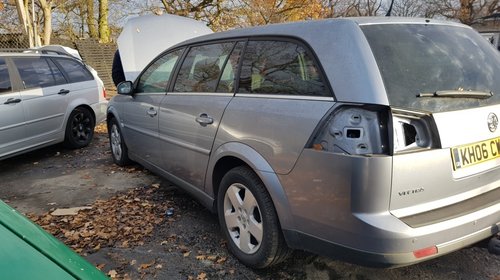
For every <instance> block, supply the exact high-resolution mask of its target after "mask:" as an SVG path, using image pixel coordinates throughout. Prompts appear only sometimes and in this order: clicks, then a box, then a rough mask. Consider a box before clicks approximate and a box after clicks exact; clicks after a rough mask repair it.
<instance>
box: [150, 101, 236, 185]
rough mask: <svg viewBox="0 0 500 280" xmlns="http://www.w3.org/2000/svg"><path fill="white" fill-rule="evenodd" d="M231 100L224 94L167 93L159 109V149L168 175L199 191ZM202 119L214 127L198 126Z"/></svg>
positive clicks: (201, 124) (208, 125)
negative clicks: (174, 175) (173, 175)
mask: <svg viewBox="0 0 500 280" xmlns="http://www.w3.org/2000/svg"><path fill="white" fill-rule="evenodd" d="M232 98H233V95H232V94H225V93H221V94H216V93H189V94H184V93H178V92H174V93H173V92H169V93H167V95H166V97H165V99H164V100H163V101H162V103H161V106H160V107H161V108H160V114H159V115H160V127H159V134H160V139H161V144H160V146H157V148H158V147H160V150H161V156H162V158H163V162H162V165H163V166H164V167H165V170H166V171H167V172H170V173H172V174H176V176H178V177H179V178H181V179H182V180H184V181H186V182H188V183H190V184H192V185H195V186H199V187H200V188H201V187H202V186H203V185H204V181H205V173H206V170H207V165H208V160H209V156H210V154H211V151H212V146H213V144H214V139H215V135H216V133H217V129H218V128H219V125H220V123H221V121H222V115H223V113H224V110H225V108H226V106H227V105H228V104H229V102H230V101H231V99H232ZM200 117H204V118H207V119H211V123H209V124H203V123H199V122H197V118H200Z"/></svg>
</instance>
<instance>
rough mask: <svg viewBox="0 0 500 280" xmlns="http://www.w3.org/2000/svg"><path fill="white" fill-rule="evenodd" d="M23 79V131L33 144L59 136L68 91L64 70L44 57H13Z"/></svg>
mask: <svg viewBox="0 0 500 280" xmlns="http://www.w3.org/2000/svg"><path fill="white" fill-rule="evenodd" d="M12 60H13V62H14V64H15V66H16V68H17V71H18V73H19V77H20V79H21V81H22V86H23V89H22V90H21V99H22V102H23V106H24V114H25V119H26V133H27V137H28V138H29V141H30V142H31V143H33V144H34V145H39V144H44V143H49V142H53V141H58V140H61V138H62V136H63V133H64V118H65V115H66V109H67V107H68V102H67V97H66V95H67V94H68V93H69V92H70V91H69V90H68V87H67V81H66V79H65V77H64V75H63V73H62V72H61V71H60V70H59V69H58V68H57V66H56V65H55V64H54V62H52V61H51V60H50V59H48V58H45V57H35V56H30V57H18V58H13V59H12Z"/></svg>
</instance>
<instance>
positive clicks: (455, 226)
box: [284, 204, 500, 268]
mask: <svg viewBox="0 0 500 280" xmlns="http://www.w3.org/2000/svg"><path fill="white" fill-rule="evenodd" d="M377 216H378V217H373V216H372V217H370V215H359V216H358V218H360V220H364V221H365V222H366V224H365V226H366V228H365V229H364V230H363V231H360V232H359V233H351V234H352V236H351V238H352V239H351V240H358V241H359V242H357V243H358V244H361V246H352V244H351V245H350V246H346V245H345V244H340V243H337V242H336V241H335V240H325V239H321V238H318V237H315V236H311V235H308V234H305V233H302V232H298V231H290V230H285V231H284V234H285V237H286V239H287V240H288V241H289V242H291V244H290V246H291V247H293V248H298V249H303V250H306V251H311V252H313V253H316V254H320V255H324V256H327V257H331V258H335V259H341V260H344V261H348V262H352V263H356V264H360V265H364V266H371V267H386V268H387V267H400V266H406V265H410V264H414V263H418V262H422V261H426V260H429V259H432V258H436V257H439V256H442V255H445V254H448V253H450V252H453V251H456V250H459V249H462V248H464V247H467V246H470V245H472V244H474V243H477V242H479V241H481V240H484V239H487V238H489V237H491V236H493V235H495V234H497V233H499V232H500V204H497V205H494V206H491V207H488V208H485V209H482V210H480V211H477V212H475V213H470V214H467V215H465V216H462V217H459V218H456V219H453V220H448V221H444V222H441V223H437V224H433V225H429V226H425V227H421V228H410V227H407V228H406V229H404V230H399V231H390V229H391V225H390V224H391V223H399V224H400V223H401V221H400V220H399V219H397V218H396V217H394V216H392V215H390V214H388V215H383V216H384V218H383V219H380V218H381V216H380V215H377ZM478 217H481V218H478ZM374 218H376V219H374ZM377 219H378V220H379V223H373V221H376V220H377ZM389 220H392V221H389ZM386 223H389V224H386ZM384 224H385V225H386V226H385V227H384ZM397 228H399V229H403V228H404V226H403V227H397ZM367 232H368V233H369V235H367V234H366V233H367ZM366 244H373V246H366ZM430 247H435V248H436V249H437V253H435V254H432V255H429V256H424V257H416V256H415V252H416V251H419V250H422V249H426V248H430Z"/></svg>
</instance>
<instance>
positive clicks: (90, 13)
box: [85, 0, 99, 38]
mask: <svg viewBox="0 0 500 280" xmlns="http://www.w3.org/2000/svg"><path fill="white" fill-rule="evenodd" d="M85 4H86V7H87V11H86V14H87V27H88V30H89V36H90V38H98V35H99V33H98V32H97V28H96V21H95V16H94V0H86V1H85Z"/></svg>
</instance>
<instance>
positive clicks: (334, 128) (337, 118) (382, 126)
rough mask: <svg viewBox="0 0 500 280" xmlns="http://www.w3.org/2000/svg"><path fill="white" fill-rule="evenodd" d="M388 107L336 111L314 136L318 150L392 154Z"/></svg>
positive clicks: (315, 147) (356, 153) (340, 109)
mask: <svg viewBox="0 0 500 280" xmlns="http://www.w3.org/2000/svg"><path fill="white" fill-rule="evenodd" d="M389 115H390V114H389V107H386V106H374V105H372V106H341V107H338V108H337V109H336V110H334V111H333V112H332V113H331V114H330V115H329V116H328V118H327V119H326V120H325V121H324V123H323V125H322V126H321V128H320V129H319V131H317V133H316V134H315V135H316V136H315V137H314V138H313V139H312V143H311V145H310V147H311V148H313V149H315V150H322V151H329V152H334V153H344V154H350V155H376V154H389V152H390V149H389V142H388V139H389V137H388V136H389V134H388V129H387V127H388V125H387V124H388V120H389Z"/></svg>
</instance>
